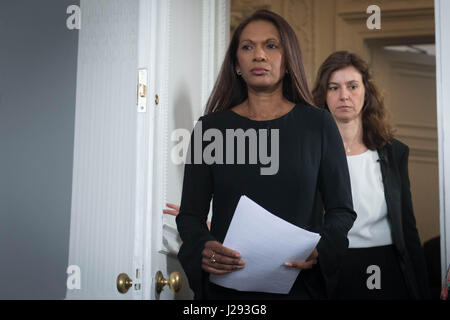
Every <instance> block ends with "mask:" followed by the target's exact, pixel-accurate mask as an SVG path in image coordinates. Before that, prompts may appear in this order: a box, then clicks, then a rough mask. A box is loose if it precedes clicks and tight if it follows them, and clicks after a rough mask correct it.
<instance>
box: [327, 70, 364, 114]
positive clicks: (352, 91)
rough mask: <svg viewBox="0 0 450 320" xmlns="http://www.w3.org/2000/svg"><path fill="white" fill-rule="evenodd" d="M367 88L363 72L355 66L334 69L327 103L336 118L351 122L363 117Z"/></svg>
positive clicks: (328, 89)
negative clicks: (362, 111)
mask: <svg viewBox="0 0 450 320" xmlns="http://www.w3.org/2000/svg"><path fill="white" fill-rule="evenodd" d="M364 94H365V88H364V83H363V80H362V76H361V73H360V72H359V71H358V70H357V69H356V68H355V67H353V66H348V67H345V68H342V69H339V70H336V71H334V72H333V73H332V74H331V76H330V80H329V81H328V87H327V105H328V109H329V110H330V112H331V114H332V115H333V117H334V118H335V119H336V120H339V121H342V122H349V121H351V120H354V119H356V118H358V117H361V110H362V108H363V105H364Z"/></svg>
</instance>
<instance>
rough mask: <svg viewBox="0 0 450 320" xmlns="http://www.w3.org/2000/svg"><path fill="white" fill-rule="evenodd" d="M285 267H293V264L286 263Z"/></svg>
mask: <svg viewBox="0 0 450 320" xmlns="http://www.w3.org/2000/svg"><path fill="white" fill-rule="evenodd" d="M284 265H285V266H286V267H292V263H290V262H285V263H284Z"/></svg>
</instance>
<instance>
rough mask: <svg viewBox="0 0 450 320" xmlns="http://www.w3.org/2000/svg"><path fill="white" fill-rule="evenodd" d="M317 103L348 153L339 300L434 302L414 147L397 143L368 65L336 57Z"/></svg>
mask: <svg viewBox="0 0 450 320" xmlns="http://www.w3.org/2000/svg"><path fill="white" fill-rule="evenodd" d="M312 93H313V97H314V102H315V104H316V105H317V106H318V107H320V108H323V109H326V110H328V111H329V112H330V113H331V114H332V116H333V118H334V119H335V121H336V123H337V126H338V128H339V132H340V134H341V136H342V139H343V143H344V146H345V149H346V154H347V161H348V166H349V171H350V179H351V187H352V198H353V206H354V209H355V211H356V213H357V214H358V218H357V219H356V221H355V223H354V225H353V227H352V229H351V230H350V231H349V233H348V239H349V249H348V252H347V254H346V255H345V259H344V263H343V267H342V270H341V275H340V282H339V285H338V290H337V297H338V298H340V299H409V298H414V299H420V298H422V299H424V298H429V289H428V284H427V280H426V279H427V277H426V270H425V259H424V254H423V252H422V248H421V244H420V240H419V235H418V232H417V228H416V221H415V218H414V213H413V206H412V201H411V192H410V183H409V177H408V154H409V148H408V146H406V145H405V144H403V143H402V142H400V141H398V140H396V139H394V137H393V131H392V128H391V126H390V124H389V122H388V117H387V110H386V107H385V105H384V102H383V96H382V95H381V94H380V92H379V90H378V89H377V86H376V85H375V83H374V82H373V80H372V78H371V75H370V72H369V67H368V64H367V63H366V62H365V61H364V60H362V59H361V58H360V57H359V56H358V55H356V54H353V53H350V52H347V51H338V52H335V53H333V54H331V55H330V56H329V57H328V58H327V59H326V60H325V61H324V62H323V64H322V65H321V66H320V68H319V71H318V74H317V78H316V82H315V86H314V89H313V91H312Z"/></svg>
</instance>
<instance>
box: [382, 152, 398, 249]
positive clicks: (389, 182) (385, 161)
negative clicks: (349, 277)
mask: <svg viewBox="0 0 450 320" xmlns="http://www.w3.org/2000/svg"><path fill="white" fill-rule="evenodd" d="M377 151H378V156H379V160H378V161H379V162H380V168H381V175H382V178H383V186H384V194H385V198H386V205H387V211H388V212H387V214H388V217H389V219H390V221H391V228H392V238H393V240H394V244H395V245H396V247H397V249H399V251H400V252H401V253H402V252H404V246H403V245H402V244H403V241H402V239H403V230H402V217H401V212H402V210H401V190H400V185H399V181H398V179H397V172H396V171H395V170H394V169H395V162H394V159H393V157H392V153H391V152H388V149H387V147H386V146H384V147H382V148H379V149H378V150H377Z"/></svg>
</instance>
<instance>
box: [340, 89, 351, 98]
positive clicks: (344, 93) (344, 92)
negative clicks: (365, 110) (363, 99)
mask: <svg viewBox="0 0 450 320" xmlns="http://www.w3.org/2000/svg"><path fill="white" fill-rule="evenodd" d="M348 96H349V93H348V90H347V88H345V87H343V88H342V89H341V90H340V93H339V99H340V100H341V101H345V100H348Z"/></svg>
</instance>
